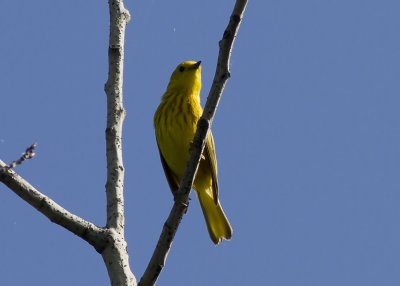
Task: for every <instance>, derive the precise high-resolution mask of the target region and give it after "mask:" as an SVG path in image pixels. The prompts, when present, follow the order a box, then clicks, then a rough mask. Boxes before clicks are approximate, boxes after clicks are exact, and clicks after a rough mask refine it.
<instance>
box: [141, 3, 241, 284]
mask: <svg viewBox="0 0 400 286" xmlns="http://www.w3.org/2000/svg"><path fill="white" fill-rule="evenodd" d="M246 5H247V0H237V1H236V4H235V7H234V8H233V12H232V15H231V17H230V21H229V24H228V26H227V28H226V29H225V32H224V35H223V37H222V40H221V41H220V42H219V46H220V50H219V55H218V62H217V68H216V72H215V75H214V80H213V84H212V86H211V90H210V93H209V95H208V98H207V103H206V105H205V108H204V112H203V115H202V117H201V118H200V120H199V122H198V124H197V131H196V135H195V137H194V140H193V144H192V148H191V152H190V159H189V161H188V163H187V165H186V169H185V172H184V175H183V178H182V181H181V184H180V188H179V190H178V192H177V195H176V196H175V203H174V205H173V207H172V210H171V212H170V214H169V216H168V218H167V220H166V222H165V223H164V227H163V230H162V232H161V235H160V238H159V240H158V243H157V246H156V248H155V250H154V253H153V256H152V257H151V260H150V262H149V264H148V266H147V268H146V270H145V272H144V274H143V276H142V278H141V279H140V282H139V285H140V286H148V285H154V284H155V282H156V280H157V278H158V276H159V274H160V272H161V271H162V269H163V267H164V265H165V261H166V258H167V255H168V252H169V249H170V248H171V244H172V241H173V239H174V236H175V233H176V231H177V229H178V226H179V224H180V222H181V220H182V217H183V215H184V214H185V212H186V210H187V207H188V204H189V194H190V190H191V188H192V185H193V181H194V177H195V174H196V172H197V168H198V166H199V163H200V158H201V154H202V152H203V148H204V145H205V139H206V136H207V133H208V130H209V129H210V126H211V123H212V120H213V117H214V114H215V111H216V109H217V106H218V103H219V100H220V97H221V95H222V92H223V90H224V87H225V84H226V82H227V80H228V78H229V77H230V72H229V61H230V56H231V51H232V47H233V43H234V40H235V38H236V35H237V33H238V30H239V26H240V23H241V20H242V18H243V14H244V11H245V9H246Z"/></svg>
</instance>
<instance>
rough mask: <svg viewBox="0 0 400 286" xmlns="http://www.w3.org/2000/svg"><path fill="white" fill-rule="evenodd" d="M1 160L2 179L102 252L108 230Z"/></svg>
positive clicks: (24, 198) (23, 196) (50, 216)
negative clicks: (53, 197) (46, 191)
mask: <svg viewBox="0 0 400 286" xmlns="http://www.w3.org/2000/svg"><path fill="white" fill-rule="evenodd" d="M6 166H7V165H6V164H5V163H4V162H3V161H1V160H0V181H1V182H2V183H4V184H5V185H6V186H7V187H9V188H10V189H11V190H12V191H13V192H14V193H16V194H17V195H18V196H19V197H21V198H22V199H23V200H24V201H26V202H27V203H28V204H30V205H31V206H33V207H34V208H35V209H37V210H38V211H39V212H41V213H42V214H43V215H45V216H46V217H47V218H48V219H50V221H52V222H54V223H56V224H58V225H60V226H62V227H64V228H66V229H67V230H69V231H71V232H72V233H74V234H76V235H77V236H79V237H80V238H82V239H83V240H85V241H87V242H88V243H90V244H91V245H93V246H94V248H96V250H97V251H98V252H101V251H102V249H103V248H104V247H105V245H106V243H107V235H106V231H105V230H104V229H102V228H100V227H98V226H96V225H94V224H93V223H91V222H88V221H86V220H84V219H82V218H80V217H79V216H77V215H74V214H73V213H70V212H69V211H67V210H66V209H64V208H63V207H61V206H60V205H58V204H57V203H56V202H54V201H53V200H52V199H50V198H49V197H47V196H45V195H44V194H42V193H40V192H39V191H38V190H36V189H35V188H34V187H33V186H32V185H31V184H30V183H29V182H27V181H26V180H25V179H23V178H22V177H21V176H19V175H18V174H16V173H15V172H14V171H13V170H9V169H7V168H6Z"/></svg>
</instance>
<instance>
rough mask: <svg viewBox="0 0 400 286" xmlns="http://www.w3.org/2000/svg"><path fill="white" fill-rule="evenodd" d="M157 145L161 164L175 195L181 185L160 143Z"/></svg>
mask: <svg viewBox="0 0 400 286" xmlns="http://www.w3.org/2000/svg"><path fill="white" fill-rule="evenodd" d="M157 147H158V152H159V153H160V159H161V164H162V166H163V169H164V173H165V177H167V181H168V185H169V188H170V189H171V192H172V194H173V195H174V196H175V194H176V192H177V191H178V189H179V185H178V183H177V182H176V179H175V176H174V174H173V173H172V171H171V169H170V168H169V166H168V164H167V162H166V161H165V159H164V156H163V155H162V154H161V150H160V146H158V144H157Z"/></svg>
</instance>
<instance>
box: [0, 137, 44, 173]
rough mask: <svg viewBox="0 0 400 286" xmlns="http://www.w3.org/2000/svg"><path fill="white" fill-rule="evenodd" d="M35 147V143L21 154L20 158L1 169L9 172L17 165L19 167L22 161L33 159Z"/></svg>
mask: <svg viewBox="0 0 400 286" xmlns="http://www.w3.org/2000/svg"><path fill="white" fill-rule="evenodd" d="M36 147H37V144H36V143H33V144H32V145H31V146H29V147H28V148H26V150H25V152H24V153H22V156H21V157H19V158H18V159H17V160H15V161H12V162H11V163H10V164H8V165H6V166H5V167H2V168H3V169H5V170H10V169H14V168H15V167H16V166H17V165H21V164H22V163H23V162H24V161H26V160H29V159H32V158H33V157H35V155H36V153H35V148H36Z"/></svg>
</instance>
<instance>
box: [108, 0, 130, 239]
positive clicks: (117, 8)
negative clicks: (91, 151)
mask: <svg viewBox="0 0 400 286" xmlns="http://www.w3.org/2000/svg"><path fill="white" fill-rule="evenodd" d="M109 7H110V41H109V47H108V80H107V83H106V85H105V92H106V94H107V128H106V154H107V183H106V194H107V227H108V228H115V229H117V230H118V232H120V233H121V234H123V231H124V197H123V188H124V165H123V161H122V124H123V121H124V118H125V109H124V106H123V102H122V99H123V98H122V84H123V70H124V40H125V27H126V24H127V23H128V21H129V19H130V15H129V12H128V10H126V9H125V8H124V5H123V2H122V1H118V0H109Z"/></svg>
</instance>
